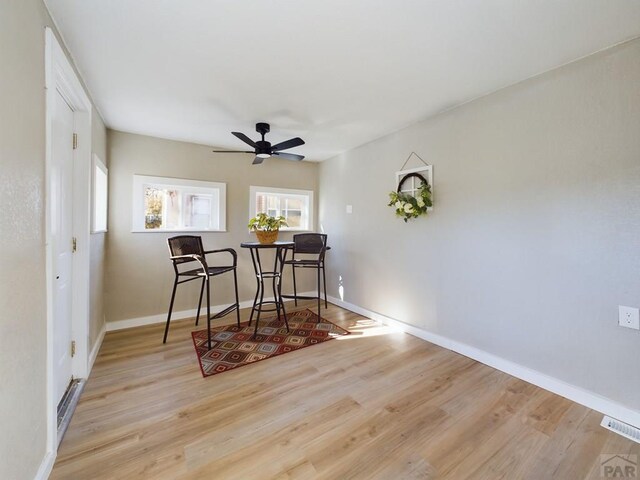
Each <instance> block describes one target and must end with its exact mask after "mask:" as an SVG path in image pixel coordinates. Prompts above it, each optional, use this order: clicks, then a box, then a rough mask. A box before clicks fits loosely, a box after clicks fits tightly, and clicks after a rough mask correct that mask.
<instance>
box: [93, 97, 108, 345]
mask: <svg viewBox="0 0 640 480" xmlns="http://www.w3.org/2000/svg"><path fill="white" fill-rule="evenodd" d="M91 128H92V130H93V132H92V141H91V150H92V153H95V154H96V155H98V157H100V160H102V162H103V163H104V164H105V165H107V167H108V166H109V159H108V158H107V129H106V128H105V126H104V122H103V121H102V119H101V118H100V115H99V114H98V113H97V112H96V110H94V111H93V116H92V119H91ZM105 236H106V234H105V233H92V234H91V238H90V242H91V245H90V248H91V258H90V269H91V271H90V278H89V282H90V285H89V294H90V296H91V298H90V303H89V308H90V320H89V351H91V349H92V348H93V347H94V345H95V343H96V341H97V340H98V336H99V335H100V331H101V330H102V328H103V327H104V323H105V315H104V270H105V263H104V262H105Z"/></svg>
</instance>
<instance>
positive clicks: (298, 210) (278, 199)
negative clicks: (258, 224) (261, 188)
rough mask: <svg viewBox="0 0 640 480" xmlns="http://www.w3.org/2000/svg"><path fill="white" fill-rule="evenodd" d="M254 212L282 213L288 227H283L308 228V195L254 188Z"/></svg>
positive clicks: (272, 214)
mask: <svg viewBox="0 0 640 480" xmlns="http://www.w3.org/2000/svg"><path fill="white" fill-rule="evenodd" d="M254 195H255V199H254V201H255V206H256V211H255V213H266V214H267V215H270V216H273V217H275V216H278V215H282V216H283V217H284V218H285V219H286V220H287V224H288V225H289V226H288V227H284V229H287V228H289V229H295V230H308V229H309V228H310V226H309V202H310V196H309V195H302V194H293V193H291V194H290V193H284V192H283V193H280V192H278V193H276V192H258V191H255V190H254Z"/></svg>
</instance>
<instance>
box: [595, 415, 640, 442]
mask: <svg viewBox="0 0 640 480" xmlns="http://www.w3.org/2000/svg"><path fill="white" fill-rule="evenodd" d="M600 425H601V426H603V427H604V428H606V429H608V430H611V431H612V432H616V433H617V434H619V435H622V436H623V437H627V438H628V439H629V440H633V441H634V442H636V443H640V428H636V427H634V426H632V425H629V424H627V423H624V422H621V421H620V420H616V419H615V418H611V417H608V416H607V415H605V416H604V417H603V418H602V423H600Z"/></svg>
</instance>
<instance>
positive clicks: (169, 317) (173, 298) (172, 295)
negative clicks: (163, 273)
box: [162, 276, 178, 343]
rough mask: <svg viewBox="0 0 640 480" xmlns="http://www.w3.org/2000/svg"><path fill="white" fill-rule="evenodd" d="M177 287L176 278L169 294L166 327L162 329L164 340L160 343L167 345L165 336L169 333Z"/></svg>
mask: <svg viewBox="0 0 640 480" xmlns="http://www.w3.org/2000/svg"><path fill="white" fill-rule="evenodd" d="M177 287H178V277H177V276H176V279H175V280H174V281H173V292H172V293H171V303H170V304H169V314H168V315H167V325H166V326H165V327H164V338H163V339H162V343H167V334H168V333H169V322H171V312H172V311H173V301H174V300H175V298H176V288H177Z"/></svg>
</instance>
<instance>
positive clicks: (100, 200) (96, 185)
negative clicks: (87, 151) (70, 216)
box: [91, 153, 108, 233]
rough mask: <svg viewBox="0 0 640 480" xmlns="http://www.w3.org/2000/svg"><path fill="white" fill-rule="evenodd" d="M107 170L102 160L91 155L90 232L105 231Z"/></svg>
mask: <svg viewBox="0 0 640 480" xmlns="http://www.w3.org/2000/svg"><path fill="white" fill-rule="evenodd" d="M107 177H108V170H107V167H106V166H105V165H104V163H102V160H100V158H99V157H98V156H97V155H96V154H95V153H94V154H93V176H92V184H93V198H92V202H93V208H92V220H93V222H92V224H91V232H92V233H99V232H106V231H107V202H108V200H107V195H108V183H107V182H108V181H107Z"/></svg>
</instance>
